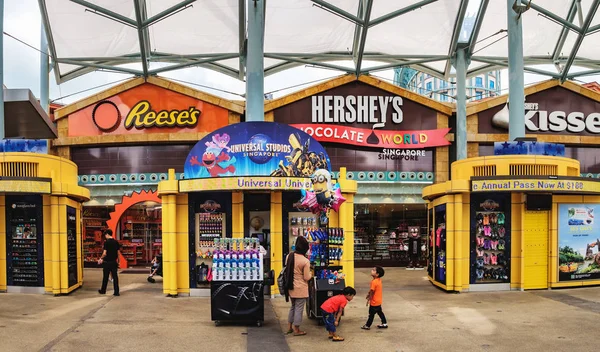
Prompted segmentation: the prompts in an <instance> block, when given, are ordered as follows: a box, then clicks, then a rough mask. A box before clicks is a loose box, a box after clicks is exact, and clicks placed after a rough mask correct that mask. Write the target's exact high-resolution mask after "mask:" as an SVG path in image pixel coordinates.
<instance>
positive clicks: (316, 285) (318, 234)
mask: <svg viewBox="0 0 600 352" xmlns="http://www.w3.org/2000/svg"><path fill="white" fill-rule="evenodd" d="M305 236H307V239H308V240H309V246H310V247H309V248H310V249H309V252H308V257H309V260H310V263H311V269H312V271H313V277H312V278H311V279H310V281H309V282H308V304H307V305H306V315H307V316H308V318H309V319H318V318H322V315H321V311H320V307H321V305H322V304H323V303H324V302H325V300H327V299H328V298H329V297H330V294H331V295H336V294H339V293H341V292H342V290H343V289H344V286H345V280H344V277H345V275H344V274H343V273H341V271H342V269H343V267H342V266H341V265H339V262H340V261H341V259H342V256H343V250H342V246H343V245H344V230H343V229H342V228H339V227H322V228H320V229H317V230H313V231H309V233H307V234H305ZM333 264H338V265H333ZM319 324H320V320H319Z"/></svg>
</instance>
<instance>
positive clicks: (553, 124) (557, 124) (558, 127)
mask: <svg viewBox="0 0 600 352" xmlns="http://www.w3.org/2000/svg"><path fill="white" fill-rule="evenodd" d="M566 116H567V114H566V113H565V112H564V111H552V112H551V113H550V115H549V116H548V122H549V124H550V130H551V131H555V132H560V131H564V130H566V129H567V121H565V117H566Z"/></svg>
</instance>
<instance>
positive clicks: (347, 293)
mask: <svg viewBox="0 0 600 352" xmlns="http://www.w3.org/2000/svg"><path fill="white" fill-rule="evenodd" d="M354 296H356V290H355V289H354V288H352V287H350V286H348V287H345V288H344V290H343V291H342V294H341V295H336V296H333V297H331V298H330V299H328V300H326V301H325V302H323V304H322V305H321V313H323V322H324V323H325V329H327V331H328V332H329V338H330V339H331V341H334V342H338V341H344V338H343V337H341V336H339V335H336V333H335V331H336V326H338V324H339V323H340V317H341V316H342V313H343V312H344V307H345V306H346V304H348V302H350V301H351V300H352V299H353V298H354Z"/></svg>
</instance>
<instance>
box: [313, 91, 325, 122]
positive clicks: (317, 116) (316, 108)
mask: <svg viewBox="0 0 600 352" xmlns="http://www.w3.org/2000/svg"><path fill="white" fill-rule="evenodd" d="M312 121H313V122H323V97H322V96H314V95H313V97H312Z"/></svg>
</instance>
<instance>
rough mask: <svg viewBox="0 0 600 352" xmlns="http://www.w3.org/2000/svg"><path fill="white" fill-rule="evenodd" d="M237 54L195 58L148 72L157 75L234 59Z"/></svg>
mask: <svg viewBox="0 0 600 352" xmlns="http://www.w3.org/2000/svg"><path fill="white" fill-rule="evenodd" d="M237 56H238V54H227V55H221V56H213V57H209V58H206V59H200V60H195V61H190V62H184V63H180V64H177V65H171V66H166V67H160V68H156V69H154V70H150V71H148V74H150V75H156V74H159V73H162V72H168V71H173V70H179V69H182V68H187V67H193V66H200V65H202V64H207V63H211V62H215V61H221V60H227V59H233V58H236V57H237Z"/></svg>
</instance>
